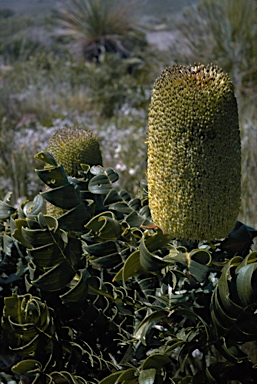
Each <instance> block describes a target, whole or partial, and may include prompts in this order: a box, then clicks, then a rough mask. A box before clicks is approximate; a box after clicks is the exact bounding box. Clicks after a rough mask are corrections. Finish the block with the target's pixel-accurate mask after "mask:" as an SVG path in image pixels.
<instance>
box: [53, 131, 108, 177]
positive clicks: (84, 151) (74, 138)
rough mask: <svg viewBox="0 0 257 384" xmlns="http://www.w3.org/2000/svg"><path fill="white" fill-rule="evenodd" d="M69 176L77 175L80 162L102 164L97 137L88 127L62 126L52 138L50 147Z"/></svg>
mask: <svg viewBox="0 0 257 384" xmlns="http://www.w3.org/2000/svg"><path fill="white" fill-rule="evenodd" d="M47 150H48V152H50V153H51V154H52V155H53V156H54V158H55V160H56V161H57V163H61V164H62V165H63V168H64V170H65V172H66V174H67V175H68V176H73V177H77V176H78V171H79V170H80V169H81V167H80V164H88V165H102V155H101V150H100V147H99V141H98V139H97V137H96V136H95V135H94V134H93V133H92V132H91V131H89V130H88V129H86V128H69V127H67V128H60V129H58V130H57V131H56V132H55V134H54V135H53V136H52V137H51V138H50V140H49V143H48V147H47Z"/></svg>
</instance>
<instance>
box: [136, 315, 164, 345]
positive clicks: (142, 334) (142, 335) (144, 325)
mask: <svg viewBox="0 0 257 384" xmlns="http://www.w3.org/2000/svg"><path fill="white" fill-rule="evenodd" d="M166 317H167V311H165V310H164V309H160V310H158V311H154V312H153V313H151V314H150V315H147V316H146V317H145V318H144V319H143V320H142V321H141V323H140V324H139V325H138V327H137V329H136V332H135V334H134V337H135V338H136V339H139V340H141V342H142V344H144V345H147V343H146V334H147V331H148V329H149V328H150V327H151V326H152V325H153V323H155V322H158V321H160V320H162V319H164V318H166Z"/></svg>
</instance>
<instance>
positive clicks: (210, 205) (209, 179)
mask: <svg viewBox="0 0 257 384" xmlns="http://www.w3.org/2000/svg"><path fill="white" fill-rule="evenodd" d="M147 174H148V187H149V205H150V209H151V213H152V218H153V221H154V222H155V223H156V224H157V225H158V226H160V227H161V228H162V229H163V230H165V231H167V232H168V233H170V234H171V235H172V236H173V237H174V238H175V239H178V240H188V241H197V240H214V239H219V238H223V237H226V236H227V235H228V234H229V232H230V231H231V230H232V229H233V227H234V225H235V222H236V219H237V216H238V213H239V207H240V194H241V147H240V131H239V124H238V110H237V101H236V98H235V95H234V88H233V84H232V83H231V81H230V79H229V77H228V75H227V74H225V73H223V72H222V70H221V69H219V68H218V67H217V66H214V65H207V66H204V65H197V66H188V67H184V66H174V67H171V68H167V69H165V70H164V71H163V72H162V74H161V75H160V77H159V78H157V80H156V82H155V84H154V88H153V91H152V98H151V103H150V107H149V140H148V171H147Z"/></svg>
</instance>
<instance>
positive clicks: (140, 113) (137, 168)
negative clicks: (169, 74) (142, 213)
mask: <svg viewBox="0 0 257 384" xmlns="http://www.w3.org/2000/svg"><path fill="white" fill-rule="evenodd" d="M205 3H206V4H205ZM207 3H208V4H207ZM243 3H244V2H243ZM215 4H216V5H215ZM215 4H212V3H211V1H210V0H208V1H207V2H206V1H205V2H201V6H199V8H198V7H197V8H195V11H192V10H190V11H188V13H187V14H186V15H185V16H184V17H185V19H184V20H185V22H181V24H179V28H180V32H181V38H180V39H179V38H178V39H177V40H176V41H177V45H176V47H173V48H174V49H173V48H172V49H171V50H170V52H169V53H167V52H165V55H163V56H162V55H161V53H159V52H158V51H155V52H153V51H152V50H151V49H149V48H148V49H146V50H145V51H144V52H139V50H136V51H135V53H134V57H132V58H131V59H124V60H123V59H120V58H117V57H116V56H115V55H114V56H113V55H103V56H101V57H100V63H99V65H96V64H95V63H89V62H86V61H84V60H81V58H80V59H79V58H78V57H76V56H73V55H72V50H70V47H71V45H70V39H67V38H66V39H65V38H60V37H59V36H57V35H56V34H55V28H56V26H57V23H56V15H55V14H52V15H46V16H44V17H42V18H41V19H40V18H39V19H34V20H32V19H31V18H30V17H29V16H27V17H26V18H24V17H19V16H18V15H13V14H11V15H10V16H9V17H8V18H2V19H1V22H0V23H1V31H2V32H3V34H1V36H2V37H3V38H2V39H1V53H2V54H1V63H2V64H3V65H2V66H1V67H0V86H1V92H0V119H1V144H0V145H1V153H2V156H1V170H0V172H1V174H0V178H1V186H0V189H1V191H2V194H5V193H6V192H7V191H8V190H10V189H11V190H13V191H14V194H13V195H14V197H13V199H14V201H16V200H17V198H19V197H20V196H23V195H26V196H32V195H33V193H35V192H36V191H38V190H39V189H40V188H41V186H40V184H39V183H38V180H37V178H36V177H35V174H34V173H33V171H32V169H33V167H34V166H35V162H34V160H33V155H32V153H31V151H30V149H31V143H33V151H34V152H37V151H38V150H41V149H43V148H44V144H45V143H46V141H47V138H48V137H49V136H50V134H51V133H52V132H53V130H55V129H57V128H59V127H60V126H65V125H70V124H71V125H73V124H75V125H76V124H78V125H79V124H85V125H87V126H89V128H91V129H92V130H93V131H94V132H95V133H97V134H98V136H99V137H100V140H101V142H102V147H103V153H104V156H106V158H105V164H106V165H107V166H114V163H115V164H117V168H118V169H117V170H118V171H119V172H120V173H121V179H120V180H121V181H120V183H121V185H122V186H123V187H126V188H127V189H129V190H130V191H131V192H132V190H133V191H135V190H137V189H138V186H139V185H140V180H141V179H142V178H144V172H145V166H144V164H145V163H144V161H145V156H146V146H145V144H144V143H145V141H146V139H147V137H146V132H147V118H146V116H147V108H148V101H149V97H150V89H151V87H152V84H153V81H154V79H155V78H156V76H157V75H158V74H159V73H160V71H161V69H163V68H164V67H165V66H166V65H168V64H170V63H171V62H173V61H174V60H177V61H178V60H179V61H180V62H181V63H183V62H185V61H186V62H189V61H191V62H192V61H195V60H196V61H199V60H200V59H201V60H202V61H203V62H204V61H207V59H208V61H209V60H210V59H211V58H212V59H213V61H215V62H216V63H217V64H220V66H221V67H222V68H223V69H224V70H228V71H229V72H230V75H231V76H232V78H234V74H233V73H234V72H233V71H232V72H231V60H232V57H234V56H235V54H237V61H236V63H239V62H241V64H240V72H239V74H240V76H241V75H242V77H240V78H241V79H242V82H241V80H240V84H241V83H242V84H241V85H242V88H240V90H239V89H238V88H236V91H237V93H238V94H240V97H239V99H238V101H239V107H240V116H241V132H242V146H243V154H242V159H243V164H242V165H243V167H242V169H243V170H242V174H243V185H242V190H243V196H242V200H243V204H242V212H241V218H242V220H243V221H244V222H247V223H251V225H253V226H256V218H255V217H256V215H255V213H254V211H253V206H254V205H255V203H256V201H257V194H256V190H257V188H256V182H255V180H256V173H257V171H256V167H255V164H256V150H255V140H256V116H255V115H254V114H253V113H252V112H249V110H248V109H247V108H244V105H247V104H248V105H254V103H256V96H255V85H254V84H255V80H254V79H255V75H254V74H255V72H254V66H253V64H254V63H252V60H253V58H254V57H255V56H254V54H253V52H255V51H254V49H255V48H254V47H255V42H256V41H257V40H256V39H255V38H253V37H254V33H255V28H254V27H253V26H252V25H251V20H252V16H251V17H250V18H248V20H247V22H244V23H243V24H242V26H241V27H240V28H241V29H240V28H239V27H238V22H239V21H238V20H241V19H242V20H244V18H245V17H246V15H247V14H248V13H249V9H251V7H254V4H253V2H252V1H250V0H248V1H247V2H246V4H245V9H244V12H241V13H240V12H239V10H240V9H241V8H240V9H239V8H238V10H237V12H236V13H233V14H231V13H228V12H227V18H226V20H225V19H224V18H220V20H219V19H218V18H216V19H215V20H214V19H213V17H212V23H211V24H208V23H207V22H206V20H205V19H204V17H205V16H206V17H208V15H209V13H210V10H211V9H212V7H215V12H216V11H217V12H220V9H221V8H220V7H221V3H220V2H219V3H215ZM224 4H225V3H224ZM226 4H227V6H230V7H232V8H231V9H233V4H234V2H228V1H226ZM223 6H224V5H222V7H223ZM240 6H241V2H240ZM247 12H248V13H247ZM215 14H216V13H215ZM253 14H254V13H253ZM199 15H205V16H204V17H201V20H199V17H200V16H199ZM240 15H241V16H240ZM209 16H211V15H209ZM240 17H241V19H240ZM190 20H191V21H190ZM197 20H198V21H197ZM233 20H234V21H233ZM216 21H217V22H218V21H219V23H220V24H219V26H216V27H215V28H216V29H215V31H216V30H217V29H219V30H220V35H218V40H217V39H214V40H213V38H214V32H213V31H214V29H213V28H214V26H213V28H212V27H211V26H212V25H214V24H215V22H216ZM232 21H233V23H234V24H233V25H234V27H233V28H234V29H233V28H232V26H233V25H232V24H231V23H232ZM206 23H207V24H208V31H207V32H208V33H206V31H205V32H204V33H202V32H203V30H204V29H203V28H207V27H206ZM222 23H223V24H222ZM35 24H38V25H40V28H42V29H43V30H44V33H43V34H40V36H39V35H36V36H37V39H36V42H34V43H35V44H34V43H33V44H34V45H32V46H30V48H33V47H34V48H35V49H34V48H33V49H32V50H30V51H27V50H24V49H23V48H24V47H25V45H26V44H27V43H26V39H27V38H28V37H29V36H30V34H29V32H28V31H27V32H26V33H25V30H26V28H25V26H26V25H29V30H31V29H30V27H31V28H34V26H35ZM149 27H150V26H149ZM226 28H227V29H226ZM242 28H243V31H244V33H241V32H242ZM199 31H200V32H199ZM226 31H227V32H226ZM229 31H230V35H229ZM225 32H226V33H227V34H225V36H226V39H224V36H223V35H224V33H225ZM232 32H233V33H232ZM24 33H25V35H24ZM5 37H8V39H6V38H5ZM12 37H13V38H15V39H16V38H17V39H18V38H19V39H20V40H19V41H20V42H19V44H18V45H17V51H16V53H17V54H13V53H11V51H10V50H9V48H8V47H10V45H9V43H10V44H14V41H13V42H12ZM232 37H233V39H234V40H233V39H232ZM204 38H205V39H207V38H208V39H209V40H208V44H207V43H206V41H203V39H204ZM15 39H14V40H15ZM191 39H192V41H191ZM230 39H232V40H231V43H229V41H230ZM216 40H217V41H220V43H219V44H221V43H222V44H224V45H225V46H226V47H227V49H229V52H230V55H228V52H227V51H226V50H224V49H223V48H222V49H221V50H220V49H219V46H216V45H217V44H218V43H217V41H216ZM215 41H216V42H215ZM245 41H248V43H247V44H245ZM232 42H234V43H233V44H232ZM25 43H26V44H25ZM24 44H25V45H24ZM204 44H207V45H206V46H205V45H204ZM213 44H214V45H213ZM185 47H187V49H185ZM236 47H238V48H237V50H236V51H233V49H234V50H235V48H236ZM240 47H241V48H240ZM207 48H208V49H207ZM239 48H240V49H239ZM206 49H207V51H206ZM25 51H26V52H25ZM211 52H212V53H211ZM226 52H227V53H226ZM233 52H234V53H233ZM243 52H246V53H245V55H244V53H243ZM178 53H180V55H179V54H178ZM214 53H215V54H214ZM232 53H233V55H234V56H233V55H232ZM231 55H232V56H231ZM242 55H244V57H243V58H242ZM229 63H230V64H229ZM247 63H248V64H247ZM251 63H252V64H251ZM232 64H233V60H232ZM247 65H249V68H248V67H247ZM237 68H239V67H237ZM247 68H248V69H249V71H250V70H251V75H250V77H249V76H248V75H249V73H248V72H247V70H248V69H247ZM246 72H247V73H248V75H247V74H246ZM237 84H238V83H237V82H236V85H237ZM48 130H49V132H48ZM28 138H29V139H28ZM106 149H107V150H106ZM21 160H22V164H23V165H22V166H21ZM246 175H247V176H246ZM131 177H132V181H131ZM246 178H247V180H246ZM24 180H26V182H24Z"/></svg>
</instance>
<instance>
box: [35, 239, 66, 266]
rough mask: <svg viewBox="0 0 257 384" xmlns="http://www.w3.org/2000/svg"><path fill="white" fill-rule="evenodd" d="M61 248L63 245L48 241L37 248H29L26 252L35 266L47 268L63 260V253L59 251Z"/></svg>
mask: <svg viewBox="0 0 257 384" xmlns="http://www.w3.org/2000/svg"><path fill="white" fill-rule="evenodd" d="M63 248H64V245H61V244H56V243H50V244H46V245H43V246H41V247H38V248H32V249H29V250H28V254H29V256H30V257H31V258H32V260H33V263H34V264H35V265H36V266H37V267H39V268H49V267H52V266H54V265H56V264H58V263H59V262H60V261H62V260H63V255H62V253H61V252H60V249H63Z"/></svg>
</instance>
